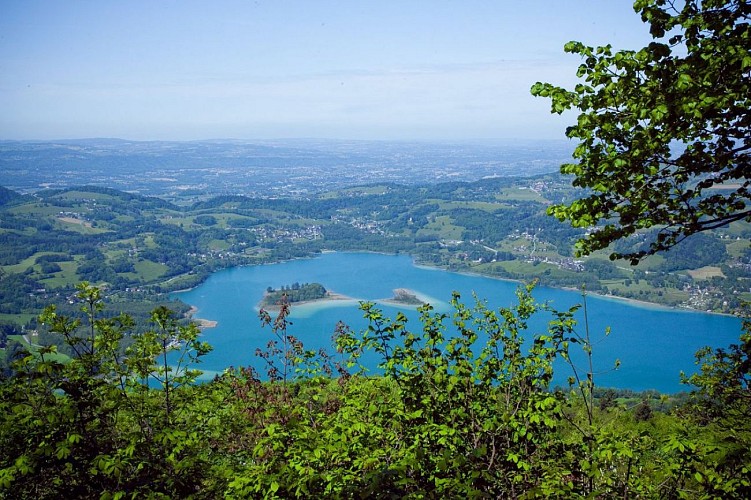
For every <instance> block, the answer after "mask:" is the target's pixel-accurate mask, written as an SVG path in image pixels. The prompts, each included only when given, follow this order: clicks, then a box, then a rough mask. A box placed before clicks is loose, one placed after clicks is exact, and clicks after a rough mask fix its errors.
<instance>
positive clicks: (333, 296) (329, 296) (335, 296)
mask: <svg viewBox="0 0 751 500" xmlns="http://www.w3.org/2000/svg"><path fill="white" fill-rule="evenodd" d="M339 300H350V301H353V302H354V301H358V300H359V299H354V298H352V297H348V296H346V295H342V294H341V293H336V292H331V291H328V292H326V296H325V297H322V298H320V299H315V300H302V301H300V302H292V303H291V304H290V306H292V307H299V306H304V305H308V304H320V303H324V302H334V301H339ZM261 309H263V310H264V311H271V312H277V311H279V306H277V305H266V306H264V305H263V300H261V302H259V303H258V304H256V311H260V310H261Z"/></svg>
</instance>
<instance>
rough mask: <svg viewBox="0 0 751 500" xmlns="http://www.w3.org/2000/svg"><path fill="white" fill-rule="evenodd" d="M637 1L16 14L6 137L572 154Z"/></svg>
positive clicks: (634, 31)
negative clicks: (547, 92)
mask: <svg viewBox="0 0 751 500" xmlns="http://www.w3.org/2000/svg"><path fill="white" fill-rule="evenodd" d="M631 3H632V2H630V1H626V0H618V1H616V0H516V1H513V2H512V1H505V0H504V1H502V0H486V1H474V0H455V1H441V0H431V1H428V0H425V1H417V0H415V1H411V0H373V1H364V0H347V1H344V0H342V1H333V0H332V1H317V0H295V1H293V0H289V1H285V0H273V1H272V0H258V1H253V0H246V1H224V0H211V1H209V0H203V1H190V0H180V1H159V0H128V1H115V0H112V1H107V0H93V1H79V0H72V1H60V0H46V1H35V0H0V139H53V138H54V139H61V138H82V137H121V138H127V139H142V140H150V139H180V140H183V139H185V140H187V139H210V138H240V139H253V138H287V137H320V138H352V139H406V140H412V139H418V140H462V139H488V138H563V130H564V129H565V126H566V125H567V124H569V122H570V121H572V118H573V117H572V116H568V117H564V118H563V119H562V118H560V117H557V116H555V115H551V114H550V113H549V102H548V101H547V100H545V99H541V98H533V97H532V96H531V95H530V94H529V88H530V86H531V85H532V84H533V83H534V82H536V81H549V82H551V83H556V84H559V85H564V86H572V85H573V83H574V82H575V71H576V67H577V66H578V64H579V62H580V61H579V59H578V58H577V57H576V56H573V55H570V54H564V53H563V44H564V43H565V42H567V41H569V40H580V41H582V42H585V43H587V44H590V45H598V44H605V43H612V44H613V46H614V47H615V48H639V47H641V46H643V45H645V43H646V42H648V40H649V37H648V32H647V29H646V27H645V25H643V24H642V22H641V20H640V19H639V17H638V15H637V14H635V13H634V12H633V10H632V8H631Z"/></svg>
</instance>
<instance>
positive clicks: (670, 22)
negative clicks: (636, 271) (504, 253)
mask: <svg viewBox="0 0 751 500" xmlns="http://www.w3.org/2000/svg"><path fill="white" fill-rule="evenodd" d="M634 9H635V10H636V11H637V12H638V13H640V15H641V18H642V20H643V21H644V22H645V23H647V24H648V25H649V29H650V33H651V35H652V37H653V39H654V41H653V42H652V43H650V44H649V45H648V46H647V47H644V48H642V49H640V50H621V51H613V49H612V47H611V46H609V45H607V46H604V47H596V48H594V47H588V46H586V45H584V44H583V43H580V42H569V43H567V44H566V46H565V50H566V51H567V52H571V53H574V54H578V55H580V56H581V57H582V59H583V62H582V64H581V65H580V66H579V69H578V71H577V76H578V77H579V78H582V79H583V82H582V83H579V84H577V85H576V87H575V88H574V90H573V91H571V90H566V89H563V88H561V87H556V86H553V85H551V84H547V83H545V84H543V83H536V84H535V85H534V86H533V87H532V93H533V94H534V95H536V96H542V97H548V98H550V99H551V101H552V111H553V112H554V113H562V112H563V111H565V110H569V109H576V110H578V111H579V116H578V118H577V123H576V124H575V125H572V126H571V127H569V128H568V129H567V131H566V135H567V136H568V137H569V138H572V139H578V140H579V141H580V143H579V145H578V146H577V147H576V150H575V152H574V158H576V159H577V160H578V162H577V163H573V164H567V165H564V166H563V167H561V172H562V173H565V174H571V175H574V176H575V178H574V185H575V186H579V187H584V188H589V189H591V192H590V193H591V194H588V195H586V196H584V197H582V198H580V199H577V200H575V201H573V202H571V203H570V204H568V205H566V204H558V205H555V206H553V207H551V208H550V209H549V213H550V214H552V215H555V216H556V217H558V218H559V219H561V220H564V219H568V220H570V221H571V223H572V224H573V225H574V226H576V227H592V226H596V229H595V230H594V231H592V232H590V233H588V235H587V236H586V237H585V238H584V239H582V240H580V242H579V244H578V251H579V253H580V254H588V253H590V252H592V251H594V250H597V249H601V248H605V247H607V246H608V245H609V244H610V243H612V242H613V241H616V240H618V239H621V238H624V237H626V236H629V235H631V234H633V233H635V232H636V231H639V230H641V229H645V228H651V227H655V226H656V227H658V228H659V231H658V232H657V234H656V237H655V239H654V240H653V241H651V242H650V245H649V248H648V249H647V250H640V251H637V252H633V253H627V254H624V255H621V254H618V253H614V254H613V258H615V257H622V256H625V257H629V258H630V259H631V260H632V262H633V263H636V262H638V260H639V259H640V258H641V257H643V256H645V255H647V254H651V253H654V252H656V251H659V250H664V249H667V248H670V247H672V246H673V245H675V244H676V243H678V242H680V241H681V240H683V239H684V238H686V237H687V236H690V235H692V234H695V233H698V232H701V231H706V230H709V229H713V228H717V227H721V226H724V225H727V224H729V223H731V222H733V221H740V220H747V221H748V220H751V210H749V208H748V201H749V198H750V197H751V195H749V191H748V187H749V183H750V182H751V181H749V180H748V179H749V177H751V176H750V175H749V173H750V169H751V157H750V156H749V148H751V144H749V137H751V130H750V127H751V114H749V109H751V55H749V54H750V53H751V24H749V22H748V21H749V17H750V16H751V6H750V5H749V4H748V2H746V1H739V0H713V1H698V0H688V1H686V2H681V3H679V4H677V3H674V2H670V1H666V0H638V1H636V2H635V3H634ZM602 221H604V225H599V224H600V223H601V222H602Z"/></svg>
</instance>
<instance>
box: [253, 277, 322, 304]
mask: <svg viewBox="0 0 751 500" xmlns="http://www.w3.org/2000/svg"><path fill="white" fill-rule="evenodd" d="M326 294H327V291H326V289H325V288H324V287H323V285H321V284H320V283H303V284H302V285H301V284H300V283H297V282H295V283H293V284H291V285H283V286H282V287H281V288H280V289H278V290H275V289H274V288H271V287H268V288H267V289H266V294H265V295H264V297H263V301H262V305H263V306H265V307H269V306H276V305H279V304H281V303H282V302H286V303H288V304H294V303H295V302H304V301H307V300H319V299H322V298H324V297H326Z"/></svg>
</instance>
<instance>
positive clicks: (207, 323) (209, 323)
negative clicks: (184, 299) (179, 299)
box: [186, 306, 219, 330]
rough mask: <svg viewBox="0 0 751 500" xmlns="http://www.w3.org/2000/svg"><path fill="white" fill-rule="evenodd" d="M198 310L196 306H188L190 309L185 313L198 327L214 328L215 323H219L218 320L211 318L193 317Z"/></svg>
mask: <svg viewBox="0 0 751 500" xmlns="http://www.w3.org/2000/svg"><path fill="white" fill-rule="evenodd" d="M197 312H198V308H197V307H196V306H190V310H189V311H188V313H187V315H186V316H187V317H188V319H190V320H191V321H192V322H193V323H196V324H198V328H200V329H201V330H203V329H204V328H214V327H216V325H218V324H219V322H218V321H214V320H211V319H203V318H194V317H193V315H194V314H195V313H197Z"/></svg>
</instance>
